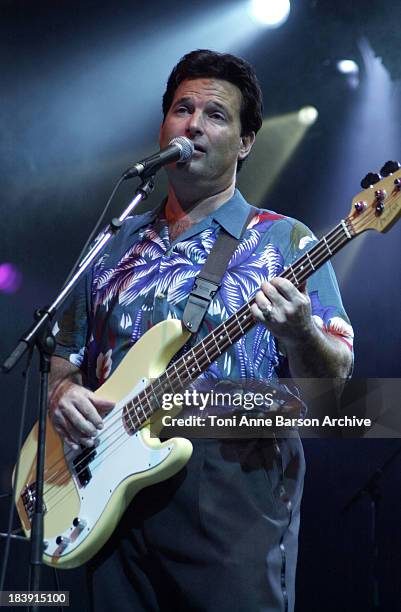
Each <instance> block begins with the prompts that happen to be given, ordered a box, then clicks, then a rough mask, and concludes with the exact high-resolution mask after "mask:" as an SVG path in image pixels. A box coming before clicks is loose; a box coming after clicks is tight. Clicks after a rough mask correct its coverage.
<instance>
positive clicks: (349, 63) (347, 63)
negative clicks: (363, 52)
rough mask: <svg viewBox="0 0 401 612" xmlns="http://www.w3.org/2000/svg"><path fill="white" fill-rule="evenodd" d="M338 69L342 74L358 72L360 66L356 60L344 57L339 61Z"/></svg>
mask: <svg viewBox="0 0 401 612" xmlns="http://www.w3.org/2000/svg"><path fill="white" fill-rule="evenodd" d="M337 70H338V71H339V72H341V73H342V74H358V72H359V66H358V64H357V63H356V62H354V60H351V59H342V60H339V61H338V62H337Z"/></svg>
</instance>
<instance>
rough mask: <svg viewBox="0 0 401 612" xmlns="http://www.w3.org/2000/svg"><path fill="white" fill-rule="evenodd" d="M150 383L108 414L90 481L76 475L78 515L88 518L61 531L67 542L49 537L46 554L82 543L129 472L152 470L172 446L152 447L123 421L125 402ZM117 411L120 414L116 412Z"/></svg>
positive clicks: (139, 387) (141, 384) (135, 391)
mask: <svg viewBox="0 0 401 612" xmlns="http://www.w3.org/2000/svg"><path fill="white" fill-rule="evenodd" d="M147 384H148V381H147V380H145V379H142V380H141V381H140V382H139V383H138V385H137V386H136V387H135V389H133V391H132V392H131V393H130V394H129V396H127V397H124V398H123V399H122V400H120V402H118V403H117V404H116V406H115V408H114V409H113V411H112V412H111V413H110V414H108V415H107V417H105V419H104V429H103V430H102V432H101V433H100V434H99V443H98V445H97V446H96V456H95V457H94V459H93V460H92V461H91V462H90V463H89V465H88V468H89V470H90V473H91V479H90V481H89V482H88V484H86V485H85V486H82V485H81V484H80V482H79V480H78V478H77V477H76V476H75V475H74V476H73V478H74V481H75V485H76V488H77V490H78V491H79V494H80V498H81V507H80V511H79V517H78V518H79V519H80V520H81V521H85V526H84V527H83V528H80V527H74V526H73V525H71V527H70V529H68V530H67V531H65V532H64V533H61V534H58V535H60V536H63V537H64V538H68V540H69V543H68V545H67V546H64V545H58V544H57V542H56V538H57V537H58V536H55V537H54V538H51V539H48V540H47V547H46V550H45V553H44V555H45V556H49V557H57V556H58V557H60V556H63V555H66V554H68V553H70V552H71V551H72V550H74V549H75V548H76V547H77V546H79V545H80V544H81V543H82V542H83V540H84V539H85V538H86V537H87V535H88V533H89V532H90V531H91V530H92V529H93V527H94V526H95V525H96V522H97V521H98V519H99V517H100V516H101V514H102V513H103V511H104V509H105V506H106V505H107V503H108V501H109V499H110V497H111V496H112V494H113V492H114V491H115V489H116V488H117V487H118V485H119V484H120V483H121V482H122V481H123V480H125V479H126V478H127V477H128V476H132V475H133V474H137V473H141V472H142V473H143V472H147V471H149V470H150V469H152V468H154V467H155V466H156V465H159V464H160V463H162V462H163V461H164V460H165V459H166V458H167V457H168V456H169V454H170V452H171V450H172V447H170V446H168V447H165V448H160V449H158V448H156V449H154V448H150V447H149V446H148V445H147V444H146V443H145V442H144V440H143V436H142V433H141V431H139V432H137V433H135V434H134V435H129V434H128V433H127V432H126V430H125V428H124V426H123V423H122V408H123V406H124V405H126V404H127V402H128V401H130V400H131V399H132V398H133V397H135V396H136V395H137V394H138V393H139V392H140V391H142V389H143V388H144V387H145V386H146V385H147ZM118 414H119V415H120V416H119V417H117V416H116V415H118ZM112 440H114V442H113V443H111V442H112ZM67 451H69V452H68V455H67V457H68V456H70V455H71V449H70V447H68V446H67V445H65V447H64V452H65V453H67ZM80 452H81V451H77V452H76V453H75V454H74V455H72V456H71V459H70V460H69V461H68V464H69V466H70V471H71V473H72V474H74V468H73V463H72V462H73V459H74V458H75V457H76V456H77V455H79V454H80ZM60 510H61V508H60Z"/></svg>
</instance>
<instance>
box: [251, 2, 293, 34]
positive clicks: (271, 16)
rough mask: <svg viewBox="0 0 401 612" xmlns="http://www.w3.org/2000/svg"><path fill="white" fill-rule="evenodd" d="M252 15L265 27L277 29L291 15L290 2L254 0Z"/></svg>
mask: <svg viewBox="0 0 401 612" xmlns="http://www.w3.org/2000/svg"><path fill="white" fill-rule="evenodd" d="M251 11H252V15H253V16H254V18H255V19H257V20H258V21H259V22H260V23H262V24H263V25H266V26H269V27H271V28H277V27H278V26H280V25H282V24H283V23H284V22H285V21H287V18H288V15H289V14H290V2H289V0H252V6H251Z"/></svg>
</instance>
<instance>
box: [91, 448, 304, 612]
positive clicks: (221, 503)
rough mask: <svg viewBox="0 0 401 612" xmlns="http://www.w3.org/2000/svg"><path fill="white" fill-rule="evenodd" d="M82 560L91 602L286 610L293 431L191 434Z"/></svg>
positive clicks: (204, 610) (209, 610)
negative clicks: (175, 462)
mask: <svg viewBox="0 0 401 612" xmlns="http://www.w3.org/2000/svg"><path fill="white" fill-rule="evenodd" d="M193 444H194V452H193V455H192V457H191V459H190V461H189V463H188V464H187V466H186V467H185V468H184V469H183V470H181V471H180V472H179V473H178V474H176V475H175V476H174V477H173V478H170V479H169V480H167V481H165V482H162V483H159V484H157V485H153V486H152V487H149V488H147V489H144V490H143V491H141V492H140V493H139V494H138V495H137V496H136V498H135V499H134V500H133V502H132V503H131V505H130V506H129V508H128V509H127V512H126V513H125V515H124V517H123V518H122V520H121V522H120V524H119V526H118V528H117V529H116V531H115V533H114V534H113V536H112V538H111V539H110V540H109V542H108V543H107V544H106V545H105V546H104V547H103V549H102V550H101V551H100V552H99V553H98V555H97V556H96V557H95V558H94V559H93V560H92V561H91V562H89V563H88V565H87V580H88V586H89V590H90V596H91V605H92V609H93V610H96V611H97V612H99V611H102V610H105V611H106V610H107V611H110V610H119V611H121V612H125V611H127V612H128V611H135V612H136V611H138V612H140V611H143V612H145V611H146V612H155V611H160V612H170V611H171V610H174V611H175V612H178V611H181V610H182V611H183V612H184V611H185V612H188V611H199V612H217V611H218V612H226V611H227V612H228V611H230V612H292V611H293V610H294V602H295V572H296V562H297V547H298V530H299V515H300V502H301V497H302V489H303V478H304V472H305V462H304V455H303V450H302V445H301V442H300V440H299V438H291V439H278V440H277V441H276V440H272V439H257V440H210V439H207V440H206V439H203V440H202V439H200V440H194V441H193Z"/></svg>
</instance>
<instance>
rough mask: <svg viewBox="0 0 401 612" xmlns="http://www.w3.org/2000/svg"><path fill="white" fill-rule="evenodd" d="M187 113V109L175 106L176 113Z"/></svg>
mask: <svg viewBox="0 0 401 612" xmlns="http://www.w3.org/2000/svg"><path fill="white" fill-rule="evenodd" d="M187 111H188V108H187V107H186V106H177V108H176V109H175V112H176V113H185V112H187Z"/></svg>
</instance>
